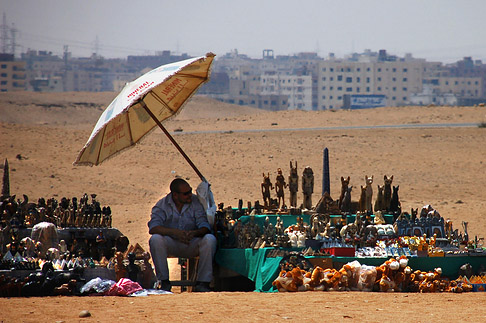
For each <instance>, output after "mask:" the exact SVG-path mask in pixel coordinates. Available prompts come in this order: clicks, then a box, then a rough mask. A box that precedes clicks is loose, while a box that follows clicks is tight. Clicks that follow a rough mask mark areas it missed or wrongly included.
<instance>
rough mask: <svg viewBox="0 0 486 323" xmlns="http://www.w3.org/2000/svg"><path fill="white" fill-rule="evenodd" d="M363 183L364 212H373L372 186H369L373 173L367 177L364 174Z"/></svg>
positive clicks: (371, 182)
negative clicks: (364, 187)
mask: <svg viewBox="0 0 486 323" xmlns="http://www.w3.org/2000/svg"><path fill="white" fill-rule="evenodd" d="M365 183H366V212H368V213H373V205H372V199H373V187H372V186H371V185H372V184H373V175H371V177H368V175H366V176H365Z"/></svg>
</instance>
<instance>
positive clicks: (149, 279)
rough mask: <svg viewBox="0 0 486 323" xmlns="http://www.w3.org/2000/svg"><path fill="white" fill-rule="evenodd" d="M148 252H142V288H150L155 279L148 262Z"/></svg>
mask: <svg viewBox="0 0 486 323" xmlns="http://www.w3.org/2000/svg"><path fill="white" fill-rule="evenodd" d="M149 260H150V253H148V252H144V253H143V269H142V274H143V279H142V287H143V288H150V287H151V286H153V281H154V279H155V275H154V270H153V268H152V265H151V264H150V261H149Z"/></svg>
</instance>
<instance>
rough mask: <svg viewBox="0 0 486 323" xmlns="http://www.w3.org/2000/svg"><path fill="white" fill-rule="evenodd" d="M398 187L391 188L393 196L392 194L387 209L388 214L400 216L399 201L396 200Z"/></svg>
mask: <svg viewBox="0 0 486 323" xmlns="http://www.w3.org/2000/svg"><path fill="white" fill-rule="evenodd" d="M399 187H400V185H397V186H393V194H392V198H391V201H390V208H389V212H390V213H393V214H400V213H401V210H402V207H401V203H400V199H399V198H398V189H399Z"/></svg>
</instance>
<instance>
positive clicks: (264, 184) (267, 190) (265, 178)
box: [261, 173, 273, 209]
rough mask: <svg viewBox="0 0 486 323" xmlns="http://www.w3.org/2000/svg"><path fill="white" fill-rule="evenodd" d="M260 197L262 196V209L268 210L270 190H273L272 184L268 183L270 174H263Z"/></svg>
mask: <svg viewBox="0 0 486 323" xmlns="http://www.w3.org/2000/svg"><path fill="white" fill-rule="evenodd" d="M261 186H262V195H263V207H264V208H265V209H268V208H269V207H270V204H271V201H270V190H273V184H272V182H271V181H270V174H269V173H267V175H266V176H265V173H263V182H262V185H261Z"/></svg>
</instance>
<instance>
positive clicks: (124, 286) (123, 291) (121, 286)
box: [106, 278, 143, 296]
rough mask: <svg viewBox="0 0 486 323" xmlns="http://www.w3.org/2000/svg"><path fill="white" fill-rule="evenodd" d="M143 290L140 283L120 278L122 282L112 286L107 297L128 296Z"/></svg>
mask: <svg viewBox="0 0 486 323" xmlns="http://www.w3.org/2000/svg"><path fill="white" fill-rule="evenodd" d="M142 289H143V288H142V286H140V284H139V283H137V282H134V281H131V280H130V279H128V278H120V280H119V281H118V282H117V283H115V284H114V285H113V286H111V288H110V290H109V291H108V292H107V293H106V295H107V296H127V295H130V294H132V293H135V292H138V291H141V290H142Z"/></svg>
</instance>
